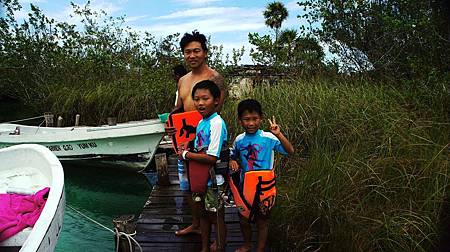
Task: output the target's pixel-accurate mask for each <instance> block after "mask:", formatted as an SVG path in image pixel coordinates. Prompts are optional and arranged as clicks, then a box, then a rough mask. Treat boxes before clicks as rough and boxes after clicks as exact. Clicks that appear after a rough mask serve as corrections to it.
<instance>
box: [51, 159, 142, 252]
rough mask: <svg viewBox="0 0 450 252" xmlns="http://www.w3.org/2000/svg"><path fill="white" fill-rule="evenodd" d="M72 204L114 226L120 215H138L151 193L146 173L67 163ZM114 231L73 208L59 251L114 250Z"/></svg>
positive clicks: (67, 186) (68, 194)
mask: <svg viewBox="0 0 450 252" xmlns="http://www.w3.org/2000/svg"><path fill="white" fill-rule="evenodd" d="M63 167H64V173H65V174H64V175H65V189H66V199H67V203H66V204H68V205H70V206H71V207H73V208H75V209H77V210H79V211H80V212H82V213H83V214H85V215H87V216H88V217H90V218H92V219H94V220H95V221H97V222H99V223H101V224H102V225H104V226H106V227H108V228H110V229H113V225H112V220H113V219H114V218H116V217H118V216H120V215H124V214H135V215H138V214H139V213H140V211H141V210H142V207H143V206H144V204H145V201H146V200H147V197H148V195H149V194H150V186H149V185H148V183H147V179H146V177H145V176H144V175H142V174H140V173H136V172H135V171H132V170H127V169H123V168H120V167H110V168H106V167H96V166H86V165H85V164H83V166H77V165H74V164H63ZM114 249H115V248H114V237H113V234H112V233H111V232H109V231H107V230H105V229H104V228H102V227H100V226H99V225H97V224H94V223H93V222H92V221H90V220H88V219H86V218H85V217H82V216H81V215H79V214H78V213H77V212H75V211H74V210H72V209H71V208H69V207H66V209H65V215H64V224H63V230H62V232H61V236H60V238H59V240H58V245H57V247H56V251H61V252H62V251H114Z"/></svg>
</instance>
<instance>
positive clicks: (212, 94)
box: [178, 80, 228, 252]
mask: <svg viewBox="0 0 450 252" xmlns="http://www.w3.org/2000/svg"><path fill="white" fill-rule="evenodd" d="M192 99H193V101H194V105H195V107H196V109H197V111H198V112H199V113H200V114H201V115H202V117H203V119H202V120H200V122H199V124H198V125H197V129H196V137H195V140H194V147H195V150H194V151H188V150H180V152H179V153H178V154H179V155H180V157H181V158H182V159H183V160H189V166H190V167H189V172H190V173H191V172H192V173H193V172H194V171H191V169H196V167H194V165H195V164H196V163H197V164H200V165H205V164H206V165H207V166H209V169H213V168H212V167H213V166H214V165H215V164H216V162H217V160H218V159H219V157H220V152H221V150H222V148H225V147H226V143H227V135H228V132H227V128H226V125H225V122H224V121H223V119H222V117H220V115H219V114H217V112H216V107H217V106H218V104H219V101H220V89H219V87H218V86H217V85H216V84H215V83H214V82H213V81H210V80H204V81H201V82H199V83H197V84H196V85H195V86H194V88H193V89H192ZM197 166H198V165H197ZM218 176H220V175H217V176H216V177H218ZM194 179H196V178H195V177H194V178H192V180H194ZM211 179H213V180H214V179H216V178H210V180H211ZM217 180H218V179H217ZM222 180H223V179H222ZM195 182H197V181H191V182H190V184H191V187H192V186H193V185H195V184H196V183H195ZM210 182H211V181H210ZM202 186H203V187H207V184H206V183H205V184H204V185H202ZM210 189H211V188H208V189H206V191H207V193H208V190H210ZM193 191H194V190H193ZM193 197H194V198H195V199H194V201H195V203H194V205H195V207H197V208H198V209H200V212H201V215H200V230H201V236H202V250H201V251H203V252H206V251H209V250H210V247H209V236H210V232H211V223H214V222H215V223H216V233H217V237H216V242H215V243H214V244H213V246H211V249H212V250H216V251H224V245H225V238H226V227H225V218H224V217H225V215H224V214H225V211H224V207H223V205H222V206H214V207H215V209H214V210H215V212H211V211H209V210H211V209H205V203H206V202H205V194H202V193H200V194H193Z"/></svg>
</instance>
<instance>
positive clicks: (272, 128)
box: [268, 116, 281, 136]
mask: <svg viewBox="0 0 450 252" xmlns="http://www.w3.org/2000/svg"><path fill="white" fill-rule="evenodd" d="M268 120H269V124H270V126H269V130H270V132H272V134H274V135H275V136H278V135H279V134H280V133H281V131H280V126H279V125H278V124H277V122H276V121H275V116H272V121H271V120H270V119H268Z"/></svg>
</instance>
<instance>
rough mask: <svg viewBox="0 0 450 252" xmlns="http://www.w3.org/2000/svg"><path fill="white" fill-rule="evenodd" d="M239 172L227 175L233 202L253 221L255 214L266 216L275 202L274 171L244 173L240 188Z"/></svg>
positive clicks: (241, 212) (242, 213) (243, 214)
mask: <svg viewBox="0 0 450 252" xmlns="http://www.w3.org/2000/svg"><path fill="white" fill-rule="evenodd" d="M240 177H241V175H240V173H239V172H236V173H234V174H232V175H231V176H229V179H228V180H229V184H230V189H231V192H232V193H233V198H234V202H235V204H236V207H237V208H238V210H239V213H240V214H241V215H242V216H244V217H245V218H247V219H248V220H249V221H250V222H253V221H254V219H255V215H256V214H259V215H262V216H263V217H267V216H268V215H269V214H270V210H271V209H272V207H273V206H274V204H275V198H276V195H277V189H276V187H275V172H274V171H273V170H253V171H247V172H246V173H244V182H243V185H242V188H239V185H240Z"/></svg>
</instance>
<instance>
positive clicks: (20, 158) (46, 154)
mask: <svg viewBox="0 0 450 252" xmlns="http://www.w3.org/2000/svg"><path fill="white" fill-rule="evenodd" d="M0 162H1V165H0V193H6V192H7V191H21V192H22V193H23V192H31V193H32V192H36V191H38V190H40V189H42V188H44V187H50V191H49V194H48V198H47V201H46V203H45V206H44V208H43V210H42V212H41V214H40V216H39V219H38V220H37V222H36V223H35V225H34V227H33V228H26V229H24V230H22V231H21V232H19V233H17V234H16V235H14V236H12V237H10V238H8V239H6V240H4V241H3V242H0V251H21V252H31V251H33V252H34V251H39V252H40V251H53V250H55V247H56V243H57V241H58V237H59V234H60V232H61V227H62V223H63V216H64V206H65V195H64V171H63V168H62V166H61V163H60V162H59V160H58V158H57V157H56V156H55V155H54V154H53V153H52V152H50V151H49V150H48V149H47V148H45V147H43V146H40V145H36V144H22V145H17V146H13V147H9V148H5V149H1V150H0Z"/></svg>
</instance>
